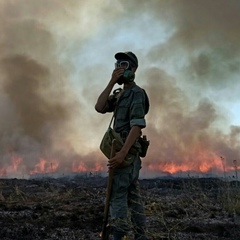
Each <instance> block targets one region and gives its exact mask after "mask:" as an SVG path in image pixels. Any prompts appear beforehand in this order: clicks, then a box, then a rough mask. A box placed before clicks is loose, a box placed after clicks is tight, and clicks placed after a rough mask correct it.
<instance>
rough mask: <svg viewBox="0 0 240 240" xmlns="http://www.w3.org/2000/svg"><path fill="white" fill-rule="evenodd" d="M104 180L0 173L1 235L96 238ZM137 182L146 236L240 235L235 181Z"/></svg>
mask: <svg viewBox="0 0 240 240" xmlns="http://www.w3.org/2000/svg"><path fill="white" fill-rule="evenodd" d="M106 185H107V178H105V177H100V176H88V177H86V176H85V177H83V176H75V177H74V178H69V177H62V178H57V179H54V178H46V177H45V178H38V179H31V180H23V179H0V226H1V228H0V239H2V240H28V239H29V240H30V239H34V240H38V239H41V240H42V239H54V240H63V239H70V240H74V239H91V240H97V239H100V238H99V232H100V231H101V225H102V219H103V211H104V199H105V193H106ZM140 185H141V191H142V196H143V201H144V206H145V209H146V214H147V226H148V237H149V239H150V240H155V239H180V240H184V239H186V240H189V239H196V240H198V239H209V240H210V239H211V240H214V239H218V240H225V239H231V240H238V239H240V227H239V225H240V189H239V185H238V182H226V181H222V180H220V179H213V178H200V179H196V178H182V179H180V178H179V179H176V178H172V179H160V178H157V179H143V180H140ZM128 239H129V240H130V239H133V237H132V234H131V232H130V235H129V237H128Z"/></svg>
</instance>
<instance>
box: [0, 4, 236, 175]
mask: <svg viewBox="0 0 240 240" xmlns="http://www.w3.org/2000/svg"><path fill="white" fill-rule="evenodd" d="M239 23H240V1H239V0H228V1H226V0H212V1H208V0H201V1H200V0H199V1H192V0H168V1H165V0H149V1H143V0H132V1H126V0H121V1H120V0H89V1H84V0H78V1H76V0H68V1H64V0H41V1H38V0H11V1H10V0H9V1H5V0H0V32H1V34H0V52H1V55H0V91H1V94H0V111H1V118H0V136H1V138H0V156H1V159H0V176H1V175H8V174H10V173H16V172H17V173H18V174H20V175H21V174H28V173H35V172H41V171H47V168H48V169H49V168H53V167H54V169H56V171H59V172H60V171H65V172H67V171H83V170H86V169H87V170H89V171H94V169H98V170H104V169H106V168H105V164H106V159H105V158H104V156H103V155H102V154H101V152H100V150H99V148H98V147H99V143H100V141H101V138H102V135H103V134H104V132H105V130H106V128H107V126H108V123H109V121H110V119H111V114H105V115H101V114H98V113H97V112H96V111H95V110H94V105H95V102H96V99H97V97H98V95H99V94H100V93H101V91H102V90H103V88H104V87H105V85H106V84H107V83H108V81H109V79H110V77H111V74H112V71H113V67H114V62H115V59H114V54H115V53H116V52H118V51H133V52H134V53H135V54H136V55H137V56H138V59H139V68H138V70H137V72H136V82H137V84H138V85H139V86H141V87H143V88H145V90H146V91H147V93H148V95H149V98H150V104H151V108H150V112H149V114H148V115H147V117H146V120H147V128H146V129H144V131H143V132H144V134H146V135H147V136H148V138H149V139H150V141H151V144H150V148H149V152H148V156H147V157H146V158H145V159H143V171H145V172H149V173H151V172H158V171H159V172H160V171H163V172H164V171H166V172H170V173H174V172H177V171H197V172H209V171H212V170H217V171H223V169H225V168H226V169H231V168H233V167H234V166H233V160H238V159H239V157H240V124H239V120H240V119H239V118H240V116H239V113H238V112H239V103H240V100H239V92H240V81H238V80H239V73H240V44H239V42H240V32H239ZM117 87H119V86H116V88H117ZM221 157H223V158H224V161H223V160H222V158H221ZM239 161H240V159H239Z"/></svg>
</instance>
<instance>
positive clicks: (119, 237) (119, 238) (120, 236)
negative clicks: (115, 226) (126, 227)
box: [113, 231, 126, 240]
mask: <svg viewBox="0 0 240 240" xmlns="http://www.w3.org/2000/svg"><path fill="white" fill-rule="evenodd" d="M124 236H126V234H125V233H122V232H117V231H114V232H113V239H114V240H122V239H123V237H124Z"/></svg>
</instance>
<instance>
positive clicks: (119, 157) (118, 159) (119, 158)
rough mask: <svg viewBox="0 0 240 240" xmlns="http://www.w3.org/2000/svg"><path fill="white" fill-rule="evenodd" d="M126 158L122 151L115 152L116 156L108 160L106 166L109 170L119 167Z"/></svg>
mask: <svg viewBox="0 0 240 240" xmlns="http://www.w3.org/2000/svg"><path fill="white" fill-rule="evenodd" d="M125 157H126V153H124V152H123V151H120V152H117V153H116V155H115V156H114V157H113V158H111V159H109V161H108V164H107V166H108V167H109V168H116V167H118V166H119V165H121V164H122V163H123V161H124V159H125Z"/></svg>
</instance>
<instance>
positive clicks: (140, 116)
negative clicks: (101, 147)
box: [95, 52, 149, 240]
mask: <svg viewBox="0 0 240 240" xmlns="http://www.w3.org/2000/svg"><path fill="white" fill-rule="evenodd" d="M115 58H116V60H117V61H116V63H115V69H114V70H113V73H112V76H111V79H110V81H109V83H108V84H107V86H106V88H105V89H104V90H103V92H102V93H101V94H100V96H99V97H98V99H97V103H96V105H95V109H96V111H97V112H99V113H106V112H114V117H115V118H114V125H113V129H114V130H115V131H116V132H117V133H120V135H121V137H122V139H123V141H124V145H123V147H122V149H121V150H120V151H119V152H117V153H116V155H115V156H114V157H113V158H111V159H109V161H108V167H109V168H114V176H113V185H112V194H111V201H110V214H111V218H112V221H113V236H114V240H121V239H122V238H123V237H124V236H125V235H126V234H127V232H128V231H129V224H128V222H127V219H128V210H130V212H131V220H132V223H133V226H134V234H135V239H136V240H146V234H145V231H146V217H145V213H144V207H143V203H142V201H141V196H140V189H139V182H138V178H139V171H140V169H141V159H140V157H139V152H138V151H137V152H136V153H135V154H134V156H132V158H131V159H132V161H131V162H130V163H129V162H128V164H127V165H126V164H124V162H125V161H126V156H127V155H128V153H129V150H130V148H131V147H132V146H133V145H135V144H136V143H137V141H138V138H139V137H140V136H141V134H142V131H141V130H142V129H143V128H145V127H146V121H145V115H146V114H147V113H148V110H149V101H148V96H147V94H146V92H145V91H144V90H143V89H142V88H140V87H139V86H137V85H136V83H135V81H134V80H135V72H136V70H137V68H138V59H137V57H136V55H135V54H134V53H132V52H119V53H116V54H115ZM116 83H118V84H119V85H122V84H123V90H122V91H115V92H116V94H114V95H111V92H112V89H113V87H114V86H115V84H116ZM123 166H124V167H123Z"/></svg>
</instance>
